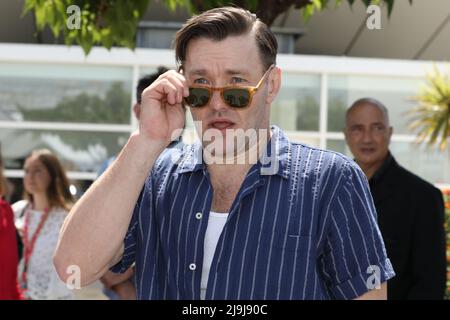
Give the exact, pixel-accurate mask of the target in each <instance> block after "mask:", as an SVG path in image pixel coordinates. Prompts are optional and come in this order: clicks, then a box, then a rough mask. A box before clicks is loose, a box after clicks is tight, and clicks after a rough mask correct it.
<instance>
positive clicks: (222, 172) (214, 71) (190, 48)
mask: <svg viewBox="0 0 450 320" xmlns="http://www.w3.org/2000/svg"><path fill="white" fill-rule="evenodd" d="M175 53H176V58H177V62H178V64H179V71H178V72H176V71H168V72H167V73H165V74H163V75H162V76H160V77H159V78H158V80H156V81H155V82H154V83H153V84H152V85H150V86H149V87H148V88H147V89H145V91H144V92H143V94H142V110H141V118H140V123H139V130H138V131H137V132H135V134H133V135H132V136H131V137H130V139H129V141H128V143H127V144H126V146H125V147H124V148H123V150H122V152H121V153H120V155H119V156H118V159H117V161H115V163H114V164H113V165H112V166H111V167H110V168H109V169H108V171H106V173H105V174H104V175H103V176H102V177H101V178H100V179H99V180H97V181H96V182H95V183H94V184H93V185H92V187H91V188H90V189H89V190H88V191H87V192H86V194H85V195H84V196H83V197H82V198H81V199H80V201H79V202H78V203H77V204H76V205H75V206H74V208H73V210H72V211H71V213H70V215H69V216H68V218H67V220H66V223H65V225H64V227H63V230H62V233H61V236H60V241H59V245H58V248H57V250H56V253H55V259H54V261H55V265H56V268H57V270H58V273H59V275H60V277H61V278H62V279H69V276H70V275H68V274H67V273H66V270H67V268H68V267H69V266H71V265H77V266H78V267H79V268H80V270H81V283H82V285H85V284H89V283H90V282H92V281H94V280H96V279H97V278H98V277H99V276H100V275H101V274H103V273H104V272H105V271H106V270H108V269H109V268H112V270H113V271H116V272H123V271H125V270H126V269H127V268H128V267H129V266H130V265H131V264H133V263H135V265H136V273H135V275H136V291H137V298H138V299H188V300H189V299H354V298H363V299H364V298H368V299H385V298H386V285H385V282H386V281H387V280H388V279H389V278H391V277H392V276H393V275H394V273H393V270H392V267H391V264H390V262H389V259H388V258H387V256H386V252H385V248H384V245H383V241H382V238H381V236H380V232H379V229H378V227H377V225H376V217H375V209H374V206H373V202H372V199H371V196H370V192H369V189H368V186H367V180H366V179H365V177H364V174H363V173H362V171H361V170H360V169H359V168H358V166H357V165H356V164H355V163H354V162H353V161H351V160H349V159H348V158H346V157H344V156H342V155H340V154H337V153H333V152H329V151H324V150H319V149H316V148H311V147H308V146H305V145H302V144H299V143H293V142H290V141H289V140H288V138H287V137H286V136H285V134H284V133H283V132H282V130H281V129H279V128H277V127H275V126H272V127H271V126H270V125H269V119H270V106H271V103H272V102H273V101H274V99H275V97H276V96H277V94H278V92H279V90H280V85H281V71H280V69H279V68H278V67H277V66H276V54H277V42H276V39H275V37H274V35H273V34H272V32H271V31H270V29H269V28H268V27H267V26H266V25H265V24H264V23H262V22H261V21H260V20H259V19H257V18H256V16H255V15H253V14H251V13H250V12H248V11H246V10H242V9H239V8H230V7H225V8H217V9H213V10H209V11H206V12H204V13H202V14H200V15H198V16H194V17H192V18H191V19H189V20H188V21H187V23H186V24H185V25H184V26H183V27H182V28H181V30H180V31H178V33H177V35H176V39H175ZM186 106H187V107H188V108H189V109H190V112H191V114H192V117H193V119H194V121H195V123H196V129H197V132H198V134H199V136H200V139H201V143H198V144H194V145H189V146H186V147H184V149H183V150H181V151H180V150H173V149H172V150H164V149H165V146H167V145H168V144H169V142H170V141H171V139H173V138H175V136H176V134H174V132H179V129H180V128H182V127H183V124H184V112H183V109H184V107H186ZM236 132H239V133H243V134H245V135H247V133H248V136H249V139H244V141H240V142H238V143H237V144H236V143H234V142H235V139H236V138H237V139H238V140H239V134H238V135H236V134H234V135H233V133H236ZM252 133H253V135H252ZM211 145H213V147H211ZM163 150H164V151H163ZM242 160H244V161H242ZM267 160H269V161H267ZM267 165H268V166H267Z"/></svg>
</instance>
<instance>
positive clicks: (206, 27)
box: [174, 7, 278, 70]
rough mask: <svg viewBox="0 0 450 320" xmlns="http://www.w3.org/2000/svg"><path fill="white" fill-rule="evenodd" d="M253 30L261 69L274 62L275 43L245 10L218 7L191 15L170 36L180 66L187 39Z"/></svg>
mask: <svg viewBox="0 0 450 320" xmlns="http://www.w3.org/2000/svg"><path fill="white" fill-rule="evenodd" d="M251 31H253V32H254V34H255V38H256V43H257V44H258V48H259V54H260V57H261V61H262V63H263V67H264V70H266V69H268V68H269V67H270V66H271V65H272V64H275V63H276V55H277V49H278V44H277V40H276V38H275V36H274V34H273V33H272V31H271V30H270V29H269V27H268V26H267V25H266V24H265V23H264V22H262V21H261V20H259V19H258V18H257V17H256V15H254V14H252V13H251V12H250V11H248V10H244V9H242V8H235V7H221V8H215V9H211V10H208V11H205V12H203V13H201V14H199V15H195V16H193V17H191V18H190V19H189V20H187V22H186V23H185V24H184V25H183V27H182V28H181V29H180V30H179V31H178V32H177V33H176V35H175V40H174V47H175V56H176V60H177V64H178V66H180V67H181V66H183V64H184V61H185V59H186V51H187V46H188V44H189V41H191V40H193V39H196V38H208V39H212V40H216V41H221V40H224V39H225V38H227V37H229V36H240V35H243V34H247V33H249V32H251Z"/></svg>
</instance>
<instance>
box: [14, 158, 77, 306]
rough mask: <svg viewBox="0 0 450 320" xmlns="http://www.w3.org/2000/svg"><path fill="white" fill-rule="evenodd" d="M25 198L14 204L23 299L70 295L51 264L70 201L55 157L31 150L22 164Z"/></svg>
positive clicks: (63, 176) (66, 181)
mask: <svg viewBox="0 0 450 320" xmlns="http://www.w3.org/2000/svg"><path fill="white" fill-rule="evenodd" d="M24 171H25V176H24V179H23V183H24V190H25V192H24V197H25V200H22V201H19V202H16V203H15V204H14V205H13V210H14V215H15V217H16V227H17V229H18V230H19V232H20V234H21V236H22V241H23V244H24V248H23V257H22V259H21V261H20V263H19V268H18V280H19V284H20V287H21V289H22V293H23V294H24V296H25V298H26V299H33V300H34V299H38V300H53V299H73V296H74V295H73V292H72V291H71V290H70V289H68V288H67V286H66V284H65V283H63V282H62V281H61V280H60V279H59V277H58V275H57V273H56V270H55V268H54V266H53V262H52V257H53V251H54V250H55V247H56V243H57V240H58V234H59V230H60V228H61V225H62V223H63V221H64V219H65V217H66V215H67V213H68V211H69V210H70V207H71V205H72V204H73V197H72V195H71V193H70V191H69V182H68V179H67V177H66V174H65V172H64V170H63V168H62V166H61V164H60V162H59V161H58V159H57V157H56V156H55V155H54V154H52V153H51V152H50V151H49V150H37V151H34V152H33V153H32V154H31V155H30V156H29V157H28V158H27V159H26V160H25V164H24Z"/></svg>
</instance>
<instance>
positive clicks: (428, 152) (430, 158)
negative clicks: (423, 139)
mask: <svg viewBox="0 0 450 320" xmlns="http://www.w3.org/2000/svg"><path fill="white" fill-rule="evenodd" d="M390 149H391V152H392V154H393V155H394V157H395V159H396V160H397V162H398V163H399V164H400V165H401V166H403V167H405V168H406V169H408V170H410V171H411V172H413V173H415V174H417V175H418V176H420V177H421V178H423V179H425V180H427V181H428V182H431V183H442V184H449V183H450V149H448V148H447V150H445V151H440V150H438V149H437V147H428V146H427V145H425V144H423V145H419V144H417V143H413V142H409V143H408V142H391V145H390ZM412 155H414V156H412Z"/></svg>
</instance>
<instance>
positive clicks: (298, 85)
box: [271, 72, 320, 131]
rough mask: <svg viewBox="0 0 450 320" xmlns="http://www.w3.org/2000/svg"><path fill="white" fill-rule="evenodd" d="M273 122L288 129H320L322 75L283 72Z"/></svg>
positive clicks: (273, 110) (273, 108) (273, 106)
mask: <svg viewBox="0 0 450 320" xmlns="http://www.w3.org/2000/svg"><path fill="white" fill-rule="evenodd" d="M281 82H282V85H281V90H280V92H279V93H278V97H277V98H276V100H275V101H274V103H273V104H272V110H271V123H273V124H275V125H277V126H279V127H280V128H282V129H283V130H287V131H296V130H299V131H317V130H319V109H320V76H319V75H304V74H295V73H288V72H286V73H283V75H282V80H281Z"/></svg>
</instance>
